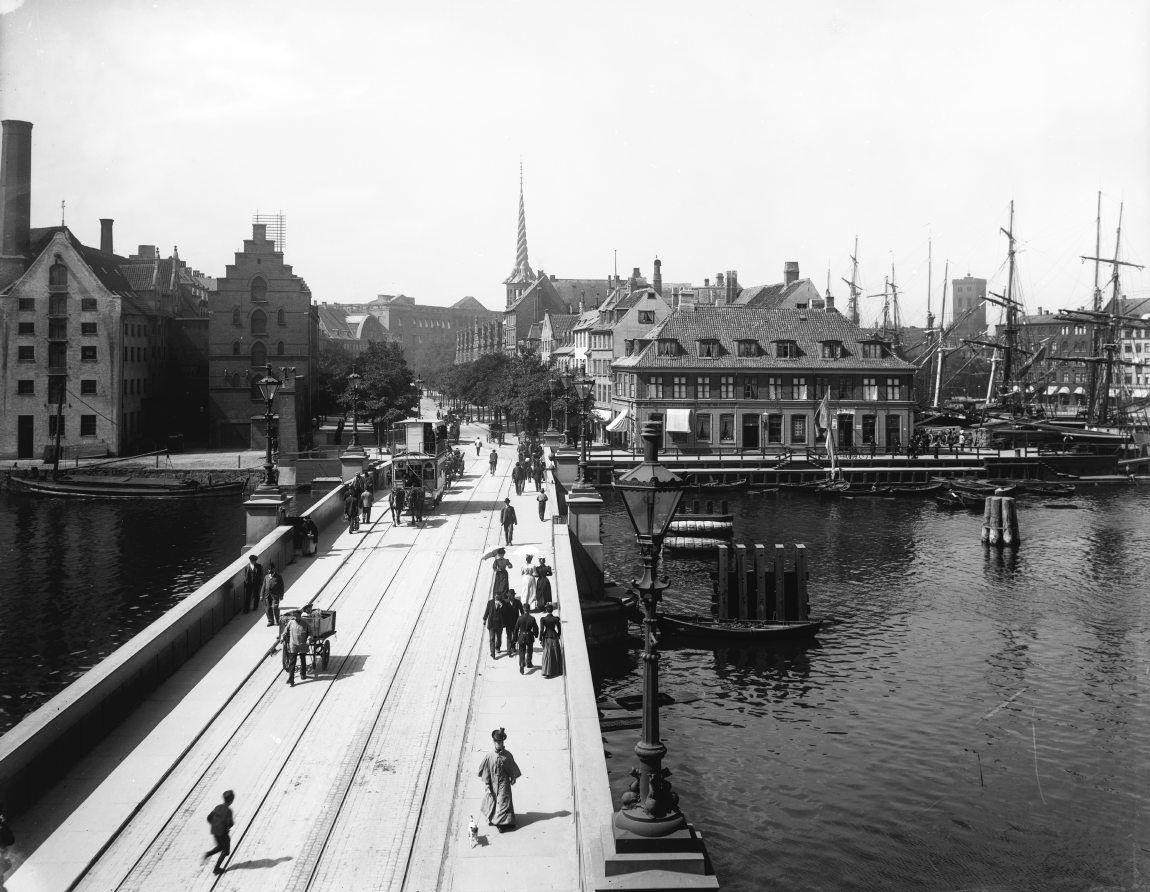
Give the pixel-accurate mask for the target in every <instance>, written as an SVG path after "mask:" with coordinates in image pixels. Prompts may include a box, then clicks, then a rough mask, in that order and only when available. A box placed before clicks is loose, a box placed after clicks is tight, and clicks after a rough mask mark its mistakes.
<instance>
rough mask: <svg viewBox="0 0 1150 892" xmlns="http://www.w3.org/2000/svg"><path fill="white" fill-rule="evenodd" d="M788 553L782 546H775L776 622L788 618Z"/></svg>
mask: <svg viewBox="0 0 1150 892" xmlns="http://www.w3.org/2000/svg"><path fill="white" fill-rule="evenodd" d="M786 585H787V553H786V550H785V549H784V548H783V546H782V545H779V544H777V543H776V544H775V617H774V619H775V622H777V623H781V622H782V621H783V620H785V619H786V618H787V601H786Z"/></svg>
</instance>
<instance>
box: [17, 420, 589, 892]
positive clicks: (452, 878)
mask: <svg viewBox="0 0 1150 892" xmlns="http://www.w3.org/2000/svg"><path fill="white" fill-rule="evenodd" d="M474 435H475V434H474V432H472V433H471V437H472V439H474ZM464 442H465V443H466V442H467V440H466V432H465V438H464ZM499 452H500V462H499V468H498V471H497V473H496V474H495V475H490V474H488V473H487V461H486V450H485V451H484V455H483V456H482V457H481V458H477V457H476V456H475V453H474V451H473V449H471V448H468V449H467V450H466V452H465V454H466V455H467V456H468V465H469V467H468V473H467V476H466V477H465V478H464V480H463V481H461V482H459V483H457V484H456V485H455V487H454V489H453V490H452V491H451V492H450V493H448V494H447V495H446V496H445V498H444V501H443V502H442V504H441V507H440V509H439V510H438V511H437V512H436V513H434V514H432V515H430V516H429V517H428V518H427V520H426V521H425V523H424V524H423V525H422V526H421V527H413V526H411V525H410V523H405V524H404V525H403V526H400V527H395V526H393V525H392V523H391V520H390V515H389V514H388V512H387V511H386V508H385V506H382V505H381V506H379V507H378V508H377V511H376V514H377V519H376V520H375V521H374V522H373V523H372V524H370V525H368V526H365V527H364V531H363V532H361V533H358V534H354V535H353V534H349V533H346V532H344V533H342V534H341V535H339V537H338V538H337V539H336V540H335V542H334V543H333V545H332V547H331V548H330V549H329V550H328V551H327V552H326V553H325V554H323V555H322V556H321V557H320V558H317V559H316V560H315V561H314V562H312V563H311V564H310V566H308V567H307V568H306V570H305V571H304V572H303V573H302V575H300V576H299V578H298V579H296V580H295V581H294V582H292V583H291V585H290V586H289V589H288V593H287V596H286V598H285V604H300V603H303V602H306V601H307V600H310V599H312V598H314V599H315V603H316V605H317V606H321V607H333V608H335V609H336V610H337V611H338V618H339V631H338V634H337V635H336V637H335V639H334V640H333V645H332V661H331V665H330V666H329V668H328V671H327V672H325V673H321V674H319V675H318V676H316V675H314V674H313V675H309V678H308V680H307V681H306V682H302V683H301V682H299V681H297V683H296V686H295V687H294V688H290V687H288V686H287V685H286V684H285V680H286V679H285V676H284V674H283V671H282V668H281V663H280V655H279V653H278V652H277V653H273V654H268V653H267V650H268V647H269V645H270V644H271V643H272V638H273V634H272V632H273V630H271V629H269V628H267V627H266V625H265V624H264V622H263V620H262V618H259V619H253V618H252V617H242V616H241V617H238V618H237V619H236V620H234V621H233V623H231V624H230V625H229V626H228V627H227V628H226V629H225V630H224V632H222V633H221V636H220V639H221V640H220V641H219V642H213V644H214V645H216V646H214V647H212V646H209V648H208V649H206V650H207V653H205V654H204V656H203V657H202V658H201V659H199V660H193V661H192V662H190V663H189V664H188V665H187V666H186V667H185V668H184V669H183V670H181V671H180V672H179V673H177V674H176V675H175V676H173V677H172V679H170V680H169V681H168V682H167V683H165V684H164V685H163V686H161V688H160V689H158V690H157V691H156V693H155V694H154V695H153V697H151V698H149V700H148V701H147V702H146V703H145V704H143V705H142V706H141V709H140V710H137V714H136V715H134V716H133V718H132V720H131V722H130V723H129V725H131V726H132V727H130V728H129V727H126V730H125V733H124V735H123V736H122V737H121V736H118V735H114V736H113V737H112V738H109V740H107V741H105V742H104V743H103V744H102V745H101V746H100V747H99V748H98V751H97V752H95V753H94V754H93V757H92V758H91V759H89V760H88V761H86V762H85V763H82V764H81V765H79V766H77V768H76V769H75V770H74V771H73V772H71V774H70V775H69V777H68V778H67V779H66V780H65V782H64V783H62V784H61V785H60V786H59V788H58V789H57V790H54V791H51V792H50V793H49V794H48V795H47V796H46V797H45V800H44V801H43V802H41V803H40V805H39V806H38V807H37V809H35V810H34V811H33V813H31V814H30V815H28V816H27V821H28V822H29V823H31V824H33V825H35V824H37V823H38V824H39V826H40V827H41V829H42V833H40V836H41V837H42V839H43V841H42V842H41V843H40V845H39V846H38V847H37V848H36V849H35V851H32V852H31V853H29V854H28V855H27V856H26V858H25V859H24V860H23V862H22V863H21V865H20V866H19V868H18V869H17V871H16V873H15V874H14V875H13V876H12V877H10V878H9V879H8V882H7V888H8V889H10V890H13V892H24V890H32V889H36V890H38V889H65V888H70V887H75V888H79V889H93V890H109V889H124V890H128V889H140V890H145V889H146V890H151V889H181V890H198V889H209V888H211V889H220V890H229V889H264V888H267V889H277V890H278V889H337V888H339V889H344V890H353V889H394V890H403V889H408V890H429V889H459V890H497V889H498V890H514V889H525V890H526V889H531V890H539V889H562V890H573V889H578V888H579V887H580V878H579V863H578V853H577V846H576V841H575V818H574V814H573V811H574V795H573V791H572V785H571V775H570V758H569V757H570V753H569V749H568V742H567V741H568V733H567V724H566V722H567V718H566V705H565V698H564V684H565V678H564V677H560V678H555V679H543V678H542V677H541V676H540V675H539V674H538V673H535V674H533V675H526V676H520V675H519V673H518V668H517V662H516V661H515V660H509V659H507V658H501V659H499V660H497V661H494V662H493V661H491V660H490V658H489V657H488V655H487V652H486V634H485V631H484V629H483V628H482V623H481V621H480V617H481V616H482V611H483V607H484V605H485V603H486V599H487V597H488V592H489V591H490V585H491V573H492V571H491V562H490V561H483V560H482V559H481V558H482V555H483V554H485V553H486V552H487V551H488V550H490V549H491V548H494V547H495V546H496V544H498V535H499V527H498V510H497V509H498V507H499V506H500V505H501V504H502V499H503V497H504V496H505V495H508V494H511V495H512V500H513V503H514V504H515V506H516V510H517V512H518V515H519V522H520V523H519V527H518V530H517V535H516V545H515V547H514V548H513V549H512V556H513V558H518V559H516V561H515V562H516V567H515V568H514V569H513V570H512V574H511V575H512V586H513V587H514V586H515V583H516V581H517V571H518V567H519V566H520V565H521V564H522V558H521V557H518V552H519V549H520V545H521V544H522V545H527V544H528V543H533V545H532V547H533V548H535V549H543V553H545V554H547V556H548V558H549V562H550V563H552V565H554V560H553V558H552V555H551V550H552V549H551V542H552V538H551V533H552V529H551V523H550V518H548V520H547V522H546V523H544V522H541V521H539V520H538V518H537V514H536V507H535V493H534V491H533V487H532V486H530V485H529V486H528V487H527V490H526V491H525V493H524V495H523V496H522V497H515V496H514V495H513V493H514V490H513V488H512V486H511V482H510V477H509V474H508V472H509V470H510V467H511V463H512V462H513V460H514V447H513V446H506V447H501V448H500V450H499ZM554 503H555V500H554V497H552V500H551V504H550V507H554ZM405 520H406V519H405ZM537 553H538V552H537ZM572 590H573V588H572ZM233 627H234V628H233ZM225 633H226V634H225ZM538 651H539V649H538V647H537V648H536V665H538V663H539V659H538ZM500 726H502V727H505V728H507V731H508V734H509V739H508V747H509V748H510V749H511V750H512V752H514V753H515V755H516V758H517V760H518V761H519V764H520V766H521V768H522V769H523V772H524V776H523V778H522V779H521V780H520V781H519V783H518V784H517V785H516V788H515V799H516V810H517V812H518V813H519V815H520V828H521V829H519V830H518V831H516V832H515V833H510V834H498V833H495V832H494V831H488V830H487V829H486V828H485V827H484V826H483V820H482V817H481V815H480V808H479V800H480V799H481V796H482V788H481V785H480V781H479V779H478V777H477V776H476V772H477V768H478V765H479V762H480V759H481V758H482V755H483V754H484V753H485V752H487V751H488V749H489V748H490V745H491V737H490V732H491V730H492V729H493V728H496V727H500ZM226 789H232V790H234V791H235V794H236V800H235V803H234V804H233V810H234V812H235V818H236V826H235V827H234V828H233V830H232V846H233V850H232V856H231V858H230V860H229V861H228V862H227V864H226V867H227V870H226V871H225V873H224V874H223V875H221V876H218V877H217V876H214V875H213V873H212V871H211V864H212V863H214V858H213V859H212V862H206V861H204V860H203V858H202V856H203V852H204V851H205V850H206V849H207V848H209V847H210V845H211V837H210V836H209V833H208V825H207V821H206V820H205V818H206V816H207V814H208V812H209V811H210V810H211V809H212V808H213V807H214V806H215V805H216V804H217V803H218V802H219V801H220V797H221V794H222V792H223V791H224V790H226ZM470 815H475V817H476V819H477V820H478V821H479V822H480V824H481V834H482V835H483V836H484V837H485V843H486V844H485V845H481V846H480V847H478V848H471V846H470V844H469V841H468V839H467V823H468V819H469V816H470Z"/></svg>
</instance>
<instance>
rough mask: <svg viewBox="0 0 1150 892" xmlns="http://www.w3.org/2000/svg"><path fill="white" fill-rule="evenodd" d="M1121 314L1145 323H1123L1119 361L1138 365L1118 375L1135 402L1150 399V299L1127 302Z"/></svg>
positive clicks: (1122, 303)
mask: <svg viewBox="0 0 1150 892" xmlns="http://www.w3.org/2000/svg"><path fill="white" fill-rule="evenodd" d="M1119 307H1120V310H1119V313H1120V314H1121V315H1123V316H1130V317H1132V318H1135V319H1141V320H1142V324H1140V325H1139V324H1137V323H1134V322H1123V323H1122V327H1121V328H1120V330H1119V332H1118V355H1119V358H1121V359H1123V360H1125V361H1126V362H1128V363H1135V365H1127V366H1123V367H1122V369H1121V370H1120V371H1116V372H1115V374H1119V375H1121V381H1122V384H1124V385H1125V386H1126V388H1127V389H1128V390H1129V392H1130V396H1132V397H1134V398H1135V399H1145V398H1146V397H1148V396H1150V298H1145V297H1142V298H1137V299H1130V298H1127V299H1123V300H1121V301H1120V303H1119Z"/></svg>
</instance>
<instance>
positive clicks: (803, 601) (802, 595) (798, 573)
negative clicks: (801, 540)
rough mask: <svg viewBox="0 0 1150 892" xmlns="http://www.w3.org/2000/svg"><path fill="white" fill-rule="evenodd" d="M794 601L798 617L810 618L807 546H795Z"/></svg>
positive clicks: (802, 619) (804, 619) (802, 618)
mask: <svg viewBox="0 0 1150 892" xmlns="http://www.w3.org/2000/svg"><path fill="white" fill-rule="evenodd" d="M795 602H796V604H797V605H798V610H799V615H798V619H799V620H801V621H802V622H806V621H807V620H808V619H810V613H811V608H810V604H808V603H807V547H806V546H805V545H796V546H795Z"/></svg>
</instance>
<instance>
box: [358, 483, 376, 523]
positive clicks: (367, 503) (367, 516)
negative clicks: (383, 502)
mask: <svg viewBox="0 0 1150 892" xmlns="http://www.w3.org/2000/svg"><path fill="white" fill-rule="evenodd" d="M374 502H375V498H374V497H373V496H372V494H371V490H370V489H369V488H367V487H365V488H364V490H363V492H361V493H360V494H359V507H360V510H361V511H362V512H363V522H364V523H371V506H372V504H373V503H374Z"/></svg>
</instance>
